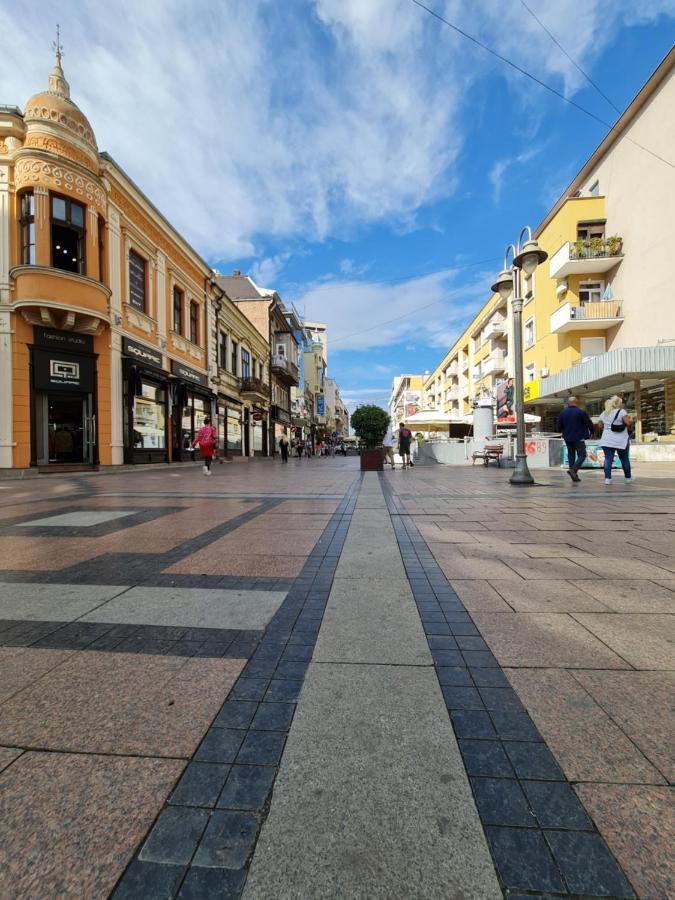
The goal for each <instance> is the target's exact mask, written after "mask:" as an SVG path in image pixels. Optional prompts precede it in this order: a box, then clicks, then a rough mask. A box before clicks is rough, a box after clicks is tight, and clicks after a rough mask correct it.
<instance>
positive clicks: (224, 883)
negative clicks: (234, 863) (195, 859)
mask: <svg viewBox="0 0 675 900" xmlns="http://www.w3.org/2000/svg"><path fill="white" fill-rule="evenodd" d="M245 881H246V871H245V870H244V869H202V868H199V867H198V866H192V867H191V869H190V871H189V872H188V874H187V876H186V878H185V881H184V882H183V884H182V885H181V889H180V892H179V894H178V898H177V900H239V897H240V896H241V891H242V888H243V886H244V883H245Z"/></svg>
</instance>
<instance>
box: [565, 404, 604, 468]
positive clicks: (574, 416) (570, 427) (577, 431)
mask: <svg viewBox="0 0 675 900" xmlns="http://www.w3.org/2000/svg"><path fill="white" fill-rule="evenodd" d="M594 427H595V426H594V425H593V421H592V419H591V417H590V416H589V415H588V413H587V412H586V410H585V409H580V408H579V400H578V399H577V397H568V399H567V406H566V407H565V408H564V409H563V411H562V412H561V413H560V415H559V416H558V431H559V432H560V433H561V434H562V438H563V440H564V441H565V444H566V446H567V457H568V460H569V468H568V469H567V474H568V475H569V476H570V478H571V479H572V481H575V482H578V481H581V479H580V478H579V469H580V468H581V467H582V466H583V464H584V460H585V459H586V438H588V437H590V436H591V435H592V434H593V429H594Z"/></svg>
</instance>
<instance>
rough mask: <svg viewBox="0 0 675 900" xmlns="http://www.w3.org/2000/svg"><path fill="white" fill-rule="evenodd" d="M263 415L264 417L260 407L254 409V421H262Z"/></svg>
mask: <svg viewBox="0 0 675 900" xmlns="http://www.w3.org/2000/svg"><path fill="white" fill-rule="evenodd" d="M262 417H263V414H262V412H261V411H260V410H259V409H254V410H253V421H254V422H260V421H262Z"/></svg>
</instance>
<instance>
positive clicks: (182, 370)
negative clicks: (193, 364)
mask: <svg viewBox="0 0 675 900" xmlns="http://www.w3.org/2000/svg"><path fill="white" fill-rule="evenodd" d="M171 371H172V372H173V374H174V375H176V376H177V377H178V378H182V379H183V381H187V382H189V383H190V384H201V385H203V386H204V387H206V386H207V379H206V375H202V373H201V372H197V371H195V370H194V369H191V368H190V367H189V366H185V365H183V363H181V362H178V360H176V359H172V360H171Z"/></svg>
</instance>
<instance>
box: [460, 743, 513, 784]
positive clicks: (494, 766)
mask: <svg viewBox="0 0 675 900" xmlns="http://www.w3.org/2000/svg"><path fill="white" fill-rule="evenodd" d="M459 748H460V750H461V751H462V757H463V758H464V765H465V766H466V771H467V772H468V774H469V775H489V776H492V777H493V778H513V767H512V766H511V764H510V762H509V760H508V758H507V756H506V753H505V752H504V747H503V745H502V744H501V742H500V741H473V740H461V741H459Z"/></svg>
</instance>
